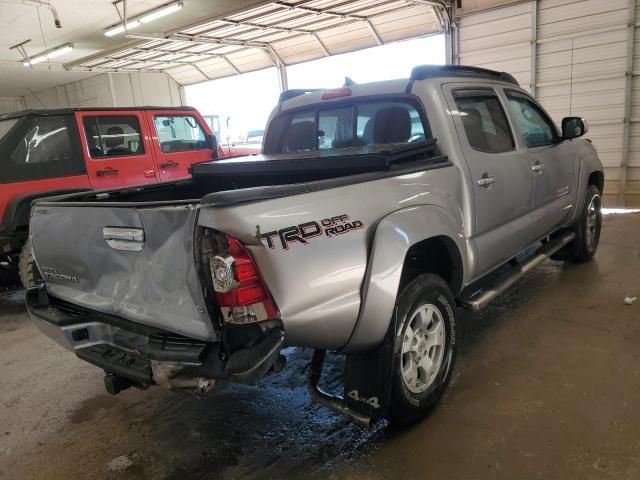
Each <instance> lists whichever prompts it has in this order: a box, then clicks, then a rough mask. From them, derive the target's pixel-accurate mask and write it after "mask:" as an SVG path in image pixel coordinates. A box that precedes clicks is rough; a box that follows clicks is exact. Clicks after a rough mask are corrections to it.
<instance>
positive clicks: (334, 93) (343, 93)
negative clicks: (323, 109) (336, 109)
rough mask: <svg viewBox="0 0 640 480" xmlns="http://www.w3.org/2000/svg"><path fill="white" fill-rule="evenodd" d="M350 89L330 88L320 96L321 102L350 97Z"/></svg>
mask: <svg viewBox="0 0 640 480" xmlns="http://www.w3.org/2000/svg"><path fill="white" fill-rule="evenodd" d="M350 96H351V89H350V88H347V87H342V88H332V89H331V90H325V91H324V92H323V94H322V100H331V99H332V98H342V97H350Z"/></svg>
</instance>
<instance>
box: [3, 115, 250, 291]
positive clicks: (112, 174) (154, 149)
mask: <svg viewBox="0 0 640 480" xmlns="http://www.w3.org/2000/svg"><path fill="white" fill-rule="evenodd" d="M258 151H259V149H253V150H252V151H248V150H247V149H242V150H238V151H235V150H234V149H222V148H220V147H219V146H218V145H217V141H216V138H215V135H213V134H212V132H211V130H210V128H209V126H208V125H207V123H206V122H205V121H204V119H203V118H202V116H201V115H200V114H199V113H198V111H197V110H195V109H194V108H191V107H177V108H176V107H172V108H160V107H137V108H96V109H80V108H76V109H60V110H27V111H24V112H18V113H11V114H6V115H0V166H1V168H0V284H1V283H3V282H4V283H6V282H7V281H8V280H9V279H10V278H15V272H16V270H19V273H20V279H21V280H22V283H23V285H25V286H28V285H32V284H33V283H34V279H35V278H37V275H38V272H37V271H36V269H35V266H34V263H33V259H32V257H31V248H30V246H29V245H27V239H28V232H29V212H30V209H31V202H32V201H33V200H34V199H36V198H41V197H45V196H51V195H57V194H63V193H70V192H75V191H82V190H89V189H94V190H99V189H106V188H117V187H124V186H129V185H140V184H146V183H154V182H163V181H171V180H176V179H180V178H186V177H188V176H189V167H190V166H191V164H193V163H196V162H202V161H206V160H211V159H212V158H217V157H229V156H238V155H247V154H250V153H258Z"/></svg>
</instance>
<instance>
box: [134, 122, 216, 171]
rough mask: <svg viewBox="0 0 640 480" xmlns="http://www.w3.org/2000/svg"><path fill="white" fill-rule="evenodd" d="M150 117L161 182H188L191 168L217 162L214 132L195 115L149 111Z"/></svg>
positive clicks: (152, 139)
mask: <svg viewBox="0 0 640 480" xmlns="http://www.w3.org/2000/svg"><path fill="white" fill-rule="evenodd" d="M146 116H147V121H148V123H149V128H150V130H151V141H152V144H153V151H154V153H155V158H156V165H157V168H158V172H159V175H160V179H161V180H163V181H168V180H177V179H181V178H187V177H189V176H190V174H189V167H190V166H191V164H193V163H197V162H204V161H208V160H211V159H213V151H212V150H211V141H210V140H209V139H210V138H211V132H210V130H209V128H208V127H207V126H206V125H205V124H204V122H203V121H202V120H201V118H200V117H199V115H196V114H195V112H191V111H185V110H148V111H147V112H146Z"/></svg>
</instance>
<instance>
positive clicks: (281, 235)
mask: <svg viewBox="0 0 640 480" xmlns="http://www.w3.org/2000/svg"><path fill="white" fill-rule="evenodd" d="M361 228H364V223H362V222H361V221H360V220H353V221H352V220H351V219H350V217H349V215H347V214H342V215H337V216H335V217H330V218H323V219H322V220H320V222H316V221H311V222H305V223H301V224H299V225H292V226H290V227H284V228H281V229H279V230H273V231H271V232H267V233H261V232H260V225H258V226H257V227H256V229H257V234H256V236H257V237H258V239H259V240H260V241H262V240H263V239H264V240H266V242H267V246H268V247H269V248H272V249H274V248H276V244H277V243H278V242H277V240H278V239H279V240H280V242H279V243H280V245H282V248H283V249H284V250H289V246H290V245H291V244H295V243H299V244H302V245H306V244H307V243H309V240H311V239H312V238H316V237H321V236H324V237H330V238H331V237H335V236H337V235H342V234H344V233H348V232H351V231H352V230H359V229H361Z"/></svg>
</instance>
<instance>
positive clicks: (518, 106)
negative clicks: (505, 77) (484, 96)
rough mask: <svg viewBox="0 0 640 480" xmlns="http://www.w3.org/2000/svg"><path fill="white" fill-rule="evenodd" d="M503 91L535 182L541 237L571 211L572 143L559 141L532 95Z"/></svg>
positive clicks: (574, 160) (574, 163)
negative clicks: (525, 150) (525, 149)
mask: <svg viewBox="0 0 640 480" xmlns="http://www.w3.org/2000/svg"><path fill="white" fill-rule="evenodd" d="M505 94H506V97H507V99H508V102H509V110H510V111H511V116H512V118H513V123H514V124H515V126H516V129H517V130H518V131H519V135H520V137H521V138H522V142H523V143H524V145H525V147H526V148H527V153H528V156H529V164H530V166H531V171H532V173H533V181H534V185H533V218H534V221H535V222H536V225H537V226H538V236H543V235H546V234H547V233H548V232H550V231H551V230H554V229H555V228H556V227H558V226H559V225H561V224H562V223H563V221H564V220H565V219H566V218H567V216H568V215H570V214H571V211H572V207H573V206H574V205H573V202H572V198H573V197H574V189H575V188H577V184H576V183H575V181H576V179H577V178H578V176H577V175H576V169H577V160H578V159H577V156H576V152H575V148H574V147H573V145H572V144H571V142H570V141H562V139H561V138H560V136H559V135H558V131H557V129H556V126H555V125H554V123H553V121H552V120H551V119H550V118H549V115H547V113H546V112H545V111H544V110H543V109H542V107H540V106H539V105H538V104H537V103H536V102H535V101H534V100H533V99H532V98H531V97H529V96H528V95H526V94H524V93H522V92H519V91H515V90H505Z"/></svg>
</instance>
